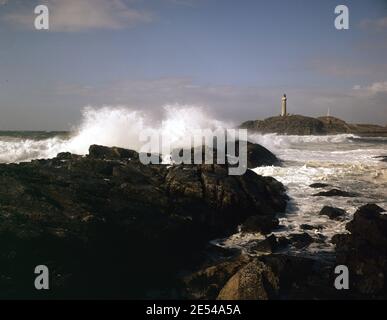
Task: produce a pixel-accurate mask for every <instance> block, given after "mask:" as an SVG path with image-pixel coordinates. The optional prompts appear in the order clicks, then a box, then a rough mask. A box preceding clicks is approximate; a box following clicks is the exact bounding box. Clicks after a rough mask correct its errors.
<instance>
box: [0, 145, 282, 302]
mask: <svg viewBox="0 0 387 320" xmlns="http://www.w3.org/2000/svg"><path fill="white" fill-rule="evenodd" d="M136 159H138V154H136V153H135V152H134V151H131V150H124V149H119V148H106V147H100V146H92V147H91V148H90V154H89V156H87V157H77V156H70V155H69V154H62V155H60V158H59V159H57V158H54V159H49V160H38V161H32V162H29V163H20V164H9V165H6V164H2V165H0V251H1V252H2V254H1V255H0V287H1V288H2V290H0V297H7V298H10V297H24V298H36V297H42V292H40V291H37V290H35V289H34V288H33V286H31V285H30V278H28V279H26V277H30V274H31V268H32V266H36V265H38V264H47V266H49V268H50V285H51V287H52V290H50V292H49V293H45V296H44V297H46V298H47V297H49V296H50V295H51V296H52V297H56V298H57V297H67V298H82V297H83V298H93V297H94V298H98V297H105V298H106V297H111V298H123V297H126V298H139V297H142V298H144V297H155V296H157V294H156V293H155V292H165V290H163V289H165V288H170V286H173V284H174V283H175V280H176V274H177V273H178V272H179V271H180V270H181V269H184V268H186V267H187V266H188V267H192V266H194V265H196V263H198V262H199V261H200V260H201V259H202V254H203V253H202V252H203V250H204V248H205V247H206V244H207V243H208V241H209V240H212V239H214V238H217V237H220V236H227V235H229V234H230V233H232V232H235V231H236V230H237V226H238V225H240V224H241V223H243V222H244V220H245V219H246V218H248V217H249V216H253V215H254V216H256V215H258V216H259V215H268V216H269V215H272V217H274V214H275V213H276V212H280V211H284V210H285V207H286V201H287V197H286V194H285V189H284V187H283V186H282V184H281V183H279V182H278V181H276V180H275V179H272V178H267V177H262V176H259V175H257V174H255V173H254V172H252V171H248V172H246V174H245V175H243V176H229V175H228V170H227V166H220V165H201V166H179V165H175V166H171V167H169V166H165V165H143V164H141V163H140V162H139V161H138V160H136ZM63 160H65V161H63ZM155 262H157V263H156V264H157V267H156V268H155ZM101 274H109V277H106V278H104V277H101ZM139 274H141V275H147V276H146V277H139ZM157 297H158V296H157ZM161 297H164V298H165V296H161Z"/></svg>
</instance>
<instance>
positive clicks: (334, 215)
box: [319, 206, 346, 219]
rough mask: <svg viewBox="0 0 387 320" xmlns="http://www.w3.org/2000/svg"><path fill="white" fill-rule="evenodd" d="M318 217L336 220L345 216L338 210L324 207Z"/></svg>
mask: <svg viewBox="0 0 387 320" xmlns="http://www.w3.org/2000/svg"><path fill="white" fill-rule="evenodd" d="M319 215H324V216H328V217H329V218H330V219H338V218H340V217H342V216H345V215H346V212H345V210H343V209H340V208H334V207H329V206H325V207H323V208H322V209H321V211H320V213H319Z"/></svg>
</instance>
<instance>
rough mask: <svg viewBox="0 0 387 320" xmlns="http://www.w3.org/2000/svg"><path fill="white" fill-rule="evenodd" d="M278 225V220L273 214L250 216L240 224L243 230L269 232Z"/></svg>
mask: <svg viewBox="0 0 387 320" xmlns="http://www.w3.org/2000/svg"><path fill="white" fill-rule="evenodd" d="M278 225H279V220H278V219H277V218H273V216H251V217H249V218H247V219H246V221H245V222H244V223H243V225H242V228H241V229H242V231H243V232H260V233H262V234H268V233H270V232H271V231H272V230H273V229H274V228H277V227H278Z"/></svg>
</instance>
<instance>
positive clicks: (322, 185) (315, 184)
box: [309, 183, 330, 189]
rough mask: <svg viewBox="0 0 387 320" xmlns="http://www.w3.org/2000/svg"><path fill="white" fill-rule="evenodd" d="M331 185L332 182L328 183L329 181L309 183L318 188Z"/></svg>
mask: <svg viewBox="0 0 387 320" xmlns="http://www.w3.org/2000/svg"><path fill="white" fill-rule="evenodd" d="M329 186H330V184H327V183H312V184H311V185H309V187H311V188H316V189H319V188H326V187H329Z"/></svg>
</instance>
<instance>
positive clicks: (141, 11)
mask: <svg viewBox="0 0 387 320" xmlns="http://www.w3.org/2000/svg"><path fill="white" fill-rule="evenodd" d="M38 4H46V5H47V6H48V8H49V10H50V30H49V31H37V30H34V18H35V14H34V8H35V6H36V5H38ZM339 4H345V5H347V6H348V7H349V10H350V29H349V30H341V31H338V30H336V29H335V27H334V19H335V13H334V9H335V7H336V6H337V5H339ZM284 92H286V93H287V94H288V97H289V100H288V103H289V108H290V110H289V111H290V112H291V113H298V114H304V115H310V116H319V115H325V114H326V113H327V110H328V108H329V109H330V112H331V114H332V115H334V116H338V117H341V118H343V119H345V120H347V121H350V122H373V123H379V124H382V125H386V124H387V1H386V0H368V1H364V0H353V1H338V0H292V1H289V0H265V1H264V0H39V1H35V0H0V130H21V129H25V130H26V129H30V130H63V129H68V128H70V127H71V126H73V125H76V124H77V123H78V122H79V121H80V117H81V112H80V111H81V109H82V108H83V107H84V106H86V105H92V106H102V105H125V106H128V107H130V108H133V109H139V110H144V111H146V112H150V113H152V114H153V115H157V114H159V113H160V110H161V108H162V106H163V105H164V104H171V103H178V104H193V105H200V106H203V107H205V108H206V109H207V110H208V112H209V113H212V114H213V115H214V116H215V117H217V118H219V119H224V120H232V121H234V122H239V121H244V120H251V119H258V118H264V117H267V116H270V115H276V114H278V113H279V111H280V100H281V95H282V94H283V93H284Z"/></svg>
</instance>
